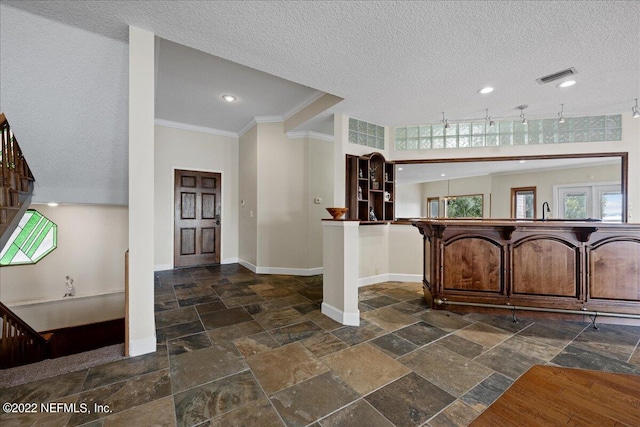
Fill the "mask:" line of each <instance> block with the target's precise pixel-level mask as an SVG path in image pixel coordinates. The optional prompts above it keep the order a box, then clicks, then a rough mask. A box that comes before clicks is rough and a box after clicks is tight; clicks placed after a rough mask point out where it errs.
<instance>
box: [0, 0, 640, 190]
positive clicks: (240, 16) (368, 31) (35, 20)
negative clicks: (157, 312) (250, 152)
mask: <svg viewBox="0 0 640 427" xmlns="http://www.w3.org/2000/svg"><path fill="white" fill-rule="evenodd" d="M0 8H1V9H0V12H1V13H0V15H1V16H0V31H1V33H0V47H1V50H2V62H1V63H0V109H2V111H4V112H5V113H7V117H8V118H9V120H10V123H11V125H12V127H13V128H14V129H15V130H16V132H17V134H18V137H19V140H20V141H21V142H22V143H23V145H24V146H25V147H24V149H25V152H26V154H27V155H28V156H29V157H28V158H29V159H30V162H31V161H32V160H33V162H34V163H35V164H34V170H35V171H36V174H37V176H36V178H38V180H39V185H41V186H42V187H40V188H38V189H37V190H36V194H40V196H38V197H39V198H40V200H44V199H45V195H46V197H47V198H58V199H60V200H64V199H65V198H67V199H69V198H71V199H73V200H74V201H87V200H86V199H90V200H88V201H97V202H108V203H112V202H115V203H126V200H127V195H126V191H127V190H126V188H127V172H126V171H127V157H126V151H127V150H126V147H127V124H126V123H127V120H128V116H127V111H128V99H127V96H128V95H127V91H128V46H127V34H128V26H129V25H133V26H136V27H139V28H143V29H146V30H149V31H151V32H153V33H154V34H156V36H158V37H160V38H162V39H164V40H169V41H170V42H165V41H161V42H160V47H161V49H160V51H159V52H160V53H159V64H158V81H157V94H158V99H157V113H158V118H162V119H164V120H170V121H176V122H183V123H188V124H196V125H199V126H205V127H212V128H217V129H221V130H225V131H229V132H238V130H239V126H240V124H241V123H244V122H245V121H246V118H247V117H251V116H253V115H262V114H265V115H281V114H285V113H286V112H287V111H290V110H291V109H292V108H295V107H296V105H299V104H300V103H301V102H303V101H304V100H305V99H307V98H308V96H309V95H310V94H313V93H315V92H314V91H321V92H326V93H331V94H333V95H336V96H339V97H342V98H344V101H343V102H341V103H339V104H337V105H336V106H334V107H332V108H331V109H330V110H328V111H327V112H326V113H325V114H324V115H323V116H321V117H318V118H317V119H315V120H312V121H310V122H309V123H306V124H304V125H303V126H302V127H301V128H299V129H300V130H305V129H306V130H319V131H325V132H331V128H332V125H331V120H330V119H327V115H328V114H330V113H344V114H347V115H350V116H353V117H356V118H359V119H362V120H366V121H369V122H373V123H376V124H380V125H386V126H403V125H411V124H427V123H435V122H437V121H439V120H440V119H441V117H442V112H443V111H444V112H445V113H446V117H447V118H448V119H449V120H450V121H456V120H469V119H474V118H475V119H480V118H482V117H484V115H485V108H488V109H489V114H490V115H491V116H493V117H494V118H503V117H514V118H515V117H516V116H517V115H518V113H519V112H518V111H517V110H515V107H516V106H518V105H521V104H528V105H529V108H528V109H527V110H525V113H526V114H527V117H529V118H536V117H555V116H556V114H557V113H558V111H559V107H560V104H565V105H564V112H565V115H566V116H575V115H589V114H605V113H620V112H628V111H630V108H631V106H632V103H633V99H634V98H637V97H640V25H638V22H640V2H638V1H626V2H625V1H558V2H555V1H546V2H545V1H527V2H522V1H512V2H505V1H473V2H469V1H460V2H457V1H446V2H442V1H440V2H432V1H420V2H413V1H385V2H376V1H369V2H361V1H358V2H356V1H352V2H347V1H313V2H311V1H290V2H287V1H259V2H254V1H242V2H239V1H229V2H226V1H209V2H204V1H108V2H107V1H55V2H54V1H7V0H2V2H1V3H0ZM25 12H28V13H25ZM178 44H179V45H184V46H188V47H190V48H193V49H196V50H198V51H201V52H205V53H208V54H211V55H214V56H216V57H218V58H210V57H207V58H206V59H203V58H204V57H205V56H203V55H201V54H200V53H197V54H194V53H193V51H191V50H190V49H185V48H184V47H181V46H179V45H178ZM169 46H172V48H169ZM165 48H166V49H165ZM178 52H181V53H183V54H185V57H188V58H190V59H189V61H185V63H184V64H177V63H176V61H177V58H181V59H180V60H182V57H181V56H180V55H178ZM172 54H173V55H174V61H173V62H171V61H170V60H169V59H167V58H168V56H170V55H172ZM198 58H199V59H198ZM220 58H222V59H224V60H226V61H221V60H220ZM163 60H164V61H166V62H164V64H163ZM192 61H195V62H192ZM227 61H231V62H234V63H237V64H241V65H243V66H246V67H249V68H250V69H251V70H246V69H244V68H242V67H238V68H234V67H237V66H236V65H234V64H230V63H228V62H227ZM178 62H179V61H178ZM198 63H200V64H201V65H203V64H204V65H203V66H202V67H199V66H198V65H197V64H198ZM223 63H224V64H226V66H228V67H229V70H232V69H234V70H237V72H234V73H233V74H234V77H240V76H241V75H243V74H245V71H246V75H247V76H249V75H250V76H251V78H256V79H258V80H254V81H253V83H251V84H247V85H246V87H247V88H249V87H252V88H253V89H254V90H251V91H247V92H245V93H246V95H245V94H242V96H241V98H245V97H247V98H245V99H252V101H254V100H255V101H256V102H255V105H253V107H257V104H258V103H259V102H258V99H262V100H266V99H267V98H268V96H270V93H269V92H270V90H272V89H273V88H275V87H277V88H279V89H281V90H282V93H283V97H282V98H279V99H277V100H275V101H273V100H272V101H267V102H266V105H271V107H272V108H265V109H256V110H249V109H247V108H246V107H247V106H248V105H249V104H254V103H253V102H251V103H249V104H244V105H241V104H236V105H235V106H234V107H233V108H235V110H224V111H223V112H220V114H217V113H216V110H215V107H212V106H211V105H205V104H203V103H204V102H206V99H209V100H210V99H215V100H216V102H217V96H218V92H220V91H222V90H223V87H224V86H225V83H229V84H232V83H231V81H232V80H231V78H229V75H228V74H221V75H218V76H216V75H207V74H206V70H207V69H211V68H210V67H211V66H212V64H218V65H220V64H223ZM165 66H166V69H165ZM568 67H575V68H576V69H577V70H578V74H577V76H576V80H577V82H578V83H577V84H576V85H575V86H573V87H571V88H568V89H564V90H561V89H559V88H557V87H556V86H555V84H548V85H544V86H541V85H539V84H538V83H537V82H536V81H535V79H536V78H538V77H541V76H544V75H547V74H550V73H553V72H556V71H559V70H562V69H565V68H568ZM241 69H243V70H245V71H242V72H241V71H240V70H241ZM256 70H257V71H259V72H261V73H258V72H256ZM264 73H267V74H269V75H265V74H264ZM236 74H237V76H236ZM185 75H188V76H190V77H193V79H189V81H188V82H185ZM225 75H226V76H227V77H224V76H225ZM274 76H276V77H274ZM218 77H220V78H218ZM260 78H264V83H265V84H262V85H261V84H260V83H259V81H260ZM225 80H226V82H225ZM195 81H200V82H202V84H203V85H205V86H204V87H202V88H201V90H200V91H198V88H197V87H196V88H194V87H191V88H189V87H188V85H187V83H193V82H195ZM286 81H288V82H293V83H294V84H289V83H287V82H286ZM176 82H178V83H179V84H177V83H176ZM239 84H241V83H239V80H237V81H236V82H234V83H233V85H239ZM181 85H184V89H185V92H187V89H189V91H190V92H189V93H190V94H191V95H193V96H192V97H191V101H192V102H187V101H188V99H186V98H187V97H185V96H183V95H185V94H182V96H183V99H182V100H181V99H180V96H181V94H180V87H181ZM485 85H491V86H493V87H494V88H495V91H494V92H493V93H491V94H489V95H484V96H482V95H479V94H478V93H477V91H478V90H479V89H480V88H482V87H483V86H485ZM234 87H236V86H234ZM212 93H213V94H212ZM285 93H286V94H287V95H284V94H285ZM210 94H212V97H211V96H210ZM252 97H253V98H252ZM174 100H175V101H176V105H173V106H172V105H170V104H171V103H172V102H173V101H174ZM178 103H182V104H179V105H180V108H177V107H178ZM203 105H204V106H203ZM267 110H269V111H267ZM271 110H273V111H271ZM220 111H222V110H220ZM234 111H236V112H237V114H230V115H229V116H228V117H227V116H224V114H228V113H229V112H231V113H233V112H234ZM221 117H225V119H224V120H220V118H221ZM216 120H218V121H216ZM244 124H246V123H244ZM305 126H306V127H305ZM240 127H241V126H240ZM31 141H36V142H33V143H32V142H31ZM31 144H34V145H37V149H32V147H31V146H30V145H31ZM31 159H32V160H31ZM53 164H55V165H58V164H66V165H68V169H67V170H65V171H64V172H61V171H59V169H60V168H58V167H57V166H56V167H55V168H50V167H48V166H50V165H53ZM97 164H99V165H102V166H101V167H96V165H97ZM79 195H82V196H79ZM84 195H86V197H85V196H84Z"/></svg>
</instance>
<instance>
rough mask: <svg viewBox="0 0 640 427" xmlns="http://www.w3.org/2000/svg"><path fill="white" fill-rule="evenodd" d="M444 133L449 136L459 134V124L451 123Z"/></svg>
mask: <svg viewBox="0 0 640 427" xmlns="http://www.w3.org/2000/svg"><path fill="white" fill-rule="evenodd" d="M444 133H445V134H446V135H447V136H453V135H457V134H458V125H455V124H450V125H449V129H445V130H444Z"/></svg>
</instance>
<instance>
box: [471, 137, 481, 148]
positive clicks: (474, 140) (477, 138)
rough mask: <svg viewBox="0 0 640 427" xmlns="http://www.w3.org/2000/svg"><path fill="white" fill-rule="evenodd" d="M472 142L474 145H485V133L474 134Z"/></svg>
mask: <svg viewBox="0 0 640 427" xmlns="http://www.w3.org/2000/svg"><path fill="white" fill-rule="evenodd" d="M471 143H472V145H473V146H474V147H484V135H482V136H474V137H473V139H472V140H471Z"/></svg>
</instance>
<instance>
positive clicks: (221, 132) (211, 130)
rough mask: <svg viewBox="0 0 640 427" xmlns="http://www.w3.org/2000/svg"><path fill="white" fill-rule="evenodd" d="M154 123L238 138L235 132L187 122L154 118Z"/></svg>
mask: <svg viewBox="0 0 640 427" xmlns="http://www.w3.org/2000/svg"><path fill="white" fill-rule="evenodd" d="M154 124H156V125H158V126H166V127H169V128H174V129H182V130H190V131H193V132H200V133H208V134H211V135H218V136H226V137H229V138H235V139H238V138H239V134H238V133H237V132H229V131H226V130H221V129H214V128H208V127H204V126H196V125H190V124H188V123H180V122H172V121H170V120H163V119H155V120H154Z"/></svg>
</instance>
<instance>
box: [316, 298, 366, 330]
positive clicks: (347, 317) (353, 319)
mask: <svg viewBox="0 0 640 427" xmlns="http://www.w3.org/2000/svg"><path fill="white" fill-rule="evenodd" d="M321 311H322V314H324V315H325V316H327V317H329V318H331V319H333V320H335V321H336V322H338V323H341V324H343V325H347V326H360V310H356V312H355V313H345V312H344V311H342V310H338V309H337V308H335V307H334V306H332V305H330V304H327V303H326V302H323V303H322V306H321Z"/></svg>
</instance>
